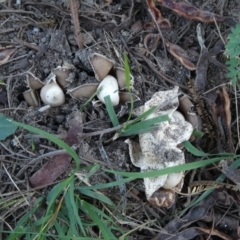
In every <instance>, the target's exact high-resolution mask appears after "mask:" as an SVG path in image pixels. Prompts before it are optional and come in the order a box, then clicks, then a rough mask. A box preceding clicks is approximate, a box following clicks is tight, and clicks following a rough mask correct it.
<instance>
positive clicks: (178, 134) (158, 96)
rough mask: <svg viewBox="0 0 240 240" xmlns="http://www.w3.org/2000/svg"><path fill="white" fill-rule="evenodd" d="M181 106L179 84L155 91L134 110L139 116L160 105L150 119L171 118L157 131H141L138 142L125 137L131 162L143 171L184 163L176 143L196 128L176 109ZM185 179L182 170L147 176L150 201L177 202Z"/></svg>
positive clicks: (161, 202) (166, 204)
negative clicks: (176, 198)
mask: <svg viewBox="0 0 240 240" xmlns="http://www.w3.org/2000/svg"><path fill="white" fill-rule="evenodd" d="M178 105H179V102H178V87H175V88H173V89H172V90H168V91H159V92H157V93H155V94H154V95H153V96H152V98H151V99H150V100H149V101H148V102H146V103H145V104H144V105H143V106H141V107H139V108H138V109H136V110H135V111H134V114H135V115H137V116H139V115H140V114H142V113H143V112H146V111H147V110H149V109H150V108H151V107H153V106H157V110H155V112H154V113H152V114H151V115H150V116H149V117H148V118H153V117H157V116H161V115H166V114H167V115H168V116H169V120H168V121H165V122H161V123H160V124H159V127H158V128H157V130H156V129H154V130H153V131H151V132H147V133H143V134H140V135H139V143H137V142H134V141H132V140H130V139H127V140H126V143H127V144H128V145H129V153H130V158H131V161H132V163H133V164H134V165H135V166H137V167H139V168H141V171H142V172H147V171H151V170H159V169H164V168H166V167H172V166H177V165H180V164H184V163H185V158H184V153H183V152H182V150H181V149H179V148H178V147H177V146H178V144H180V143H182V142H183V141H187V140H188V139H189V138H190V136H191V134H192V131H193V127H192V125H191V124H190V123H189V122H186V121H185V118H184V117H183V115H182V114H181V113H180V112H178V111H177V108H178ZM183 178H184V173H183V172H179V173H172V174H168V175H163V176H159V177H154V178H144V185H145V193H146V197H147V199H148V201H149V202H150V203H151V204H153V205H156V206H162V207H171V205H172V204H173V203H174V201H175V195H174V190H176V191H181V189H182V185H183ZM161 188H163V189H161ZM166 190H167V192H166ZM161 191H163V192H161ZM160 198H161V199H160Z"/></svg>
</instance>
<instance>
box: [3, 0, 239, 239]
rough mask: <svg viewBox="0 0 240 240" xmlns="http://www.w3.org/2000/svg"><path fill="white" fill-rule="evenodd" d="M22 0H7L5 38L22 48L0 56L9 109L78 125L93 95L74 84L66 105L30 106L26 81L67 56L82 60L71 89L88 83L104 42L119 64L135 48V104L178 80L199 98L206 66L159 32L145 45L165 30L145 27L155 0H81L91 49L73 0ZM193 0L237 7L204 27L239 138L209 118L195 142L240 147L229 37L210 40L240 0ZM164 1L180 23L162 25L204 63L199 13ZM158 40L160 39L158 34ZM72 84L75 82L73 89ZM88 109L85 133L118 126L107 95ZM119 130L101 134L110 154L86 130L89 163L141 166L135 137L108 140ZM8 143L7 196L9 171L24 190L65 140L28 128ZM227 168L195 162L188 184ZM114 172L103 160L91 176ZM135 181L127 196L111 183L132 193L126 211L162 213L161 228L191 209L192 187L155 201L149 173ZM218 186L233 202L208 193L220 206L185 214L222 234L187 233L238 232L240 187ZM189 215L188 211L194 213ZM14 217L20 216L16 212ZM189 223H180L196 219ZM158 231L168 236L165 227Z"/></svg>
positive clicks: (213, 84)
mask: <svg viewBox="0 0 240 240" xmlns="http://www.w3.org/2000/svg"><path fill="white" fill-rule="evenodd" d="M17 2H18V1H15V0H6V1H0V33H1V34H0V44H1V46H2V47H3V48H4V47H7V48H12V47H13V48H14V53H12V54H11V56H10V58H9V59H8V60H7V61H6V62H5V63H4V64H2V65H1V66H0V69H1V71H0V79H1V80H2V83H4V84H1V85H0V112H1V113H2V114H4V115H6V116H9V117H11V118H13V119H14V120H16V121H19V122H23V123H25V124H29V125H31V126H34V127H37V128H39V129H42V130H45V131H47V132H48V133H51V134H53V135H55V136H58V137H59V138H61V139H64V136H66V132H67V131H68V129H69V127H70V126H69V118H71V117H72V116H73V112H75V111H76V110H78V109H80V106H81V105H82V104H83V103H84V102H86V99H82V100H76V99H73V98H72V97H71V96H70V95H69V94H66V101H65V103H64V104H63V105H62V106H60V107H52V108H50V109H47V110H45V111H43V112H39V108H40V107H42V106H44V103H43V102H40V105H39V106H38V107H33V106H29V104H27V102H26V101H25V99H24V97H23V93H24V92H25V91H27V90H28V87H27V84H26V78H27V73H28V72H31V73H32V74H34V75H35V76H37V77H38V78H39V79H41V80H44V79H46V77H47V76H48V75H49V74H50V73H51V71H52V69H54V68H56V67H57V66H62V65H63V63H65V62H66V63H69V64H72V65H73V66H74V67H75V69H74V70H73V74H74V75H73V76H74V80H73V82H72V83H71V86H70V87H68V88H69V89H70V88H74V87H76V86H80V85H82V84H86V83H97V80H96V78H95V76H94V72H93V70H92V67H91V65H90V64H89V62H88V56H89V55H90V54H92V53H95V52H96V53H99V54H103V55H104V56H106V57H108V58H109V59H112V60H114V61H115V63H116V66H119V67H123V52H127V53H128V58H129V62H130V68H131V74H132V75H133V76H134V85H133V93H134V94H136V95H137V96H138V97H139V98H140V101H137V102H136V103H135V104H134V106H135V107H136V106H140V105H143V104H144V103H145V102H146V101H148V100H149V99H150V98H151V97H152V96H153V94H154V93H156V92H158V91H160V90H167V89H172V88H173V86H174V85H179V89H180V92H182V93H184V94H187V95H189V96H190V98H193V97H192V94H193V95H194V93H192V92H191V89H192V86H191V84H192V83H191V81H192V80H194V79H195V78H196V75H197V72H196V71H195V70H189V69H187V68H186V66H184V65H183V64H182V62H180V61H179V60H178V59H176V57H175V56H173V55H172V54H170V52H169V51H166V47H164V44H163V41H161V40H158V41H157V43H156V44H157V45H156V49H155V50H154V49H153V47H152V45H151V44H152V42H150V43H147V46H149V49H147V48H146V43H145V42H144V41H146V35H148V34H149V33H150V34H153V33H155V34H159V30H158V29H157V28H154V29H150V28H147V27H146V26H147V23H150V22H152V21H153V20H152V17H151V15H150V14H149V6H148V5H147V3H146V2H145V1H144V0H142V1H140V0H135V1H134V0H133V1H130V0H129V1H126V0H113V1H107V0H105V1H104V0H81V1H80V8H79V10H78V13H79V21H80V27H81V36H82V38H83V44H84V47H83V48H82V49H80V48H79V44H78V42H77V38H76V36H75V28H74V24H73V21H72V19H73V18H72V12H71V9H70V7H69V2H70V1H66V0H58V1H53V0H48V1H45V0H42V1H35V0H22V1H19V2H20V4H17ZM176 2H180V1H176ZM185 2H188V3H190V4H193V5H194V6H195V7H197V8H199V9H202V10H205V11H209V12H212V13H215V14H219V15H220V16H229V17H230V19H228V20H226V21H223V22H222V21H216V22H214V21H213V22H203V23H202V24H201V28H202V29H203V38H204V39H205V45H206V47H207V49H208V55H207V56H206V58H208V59H209V63H208V66H207V76H206V80H207V81H206V86H205V87H204V92H207V91H209V90H212V89H215V90H214V91H212V92H214V93H215V95H216V91H218V90H219V89H220V86H225V89H226V91H227V92H228V94H229V98H230V102H231V106H230V109H231V115H232V120H231V127H232V133H231V134H232V135H231V137H232V139H231V142H232V146H229V145H228V143H229V141H230V140H229V139H228V140H224V139H223V138H221V139H220V140H219V139H217V138H218V135H216V132H218V131H215V132H214V129H212V128H210V132H211V131H213V133H212V134H211V133H209V134H205V135H204V136H203V137H202V138H201V139H200V140H195V142H193V144H194V145H195V146H197V147H198V148H199V149H202V150H204V151H206V152H210V153H219V152H221V151H229V150H231V151H235V150H233V148H234V149H236V150H237V148H236V144H237V131H236V128H237V127H236V126H237V125H236V124H237V123H236V122H237V114H236V102H235V95H234V90H233V88H232V87H230V86H229V85H228V84H227V83H228V82H229V79H228V78H227V77H226V73H227V69H226V66H225V61H226V56H225V55H224V45H223V46H222V47H220V49H219V51H218V52H217V53H216V52H214V51H212V52H213V54H212V52H211V50H213V48H214V46H215V44H216V43H217V42H218V41H219V40H220V41H221V39H225V40H226V36H227V33H229V29H230V28H231V27H233V26H234V25H235V24H236V23H237V22H239V12H240V3H239V1H238V0H219V1H214V0H208V1H201V0H197V1H192V0H190V1H185ZM156 7H157V9H159V10H160V11H161V13H162V15H163V18H165V19H168V20H169V22H170V23H171V28H168V29H161V34H162V35H163V38H164V39H167V40H168V41H169V42H171V43H172V44H175V45H178V46H180V47H181V48H182V49H184V50H187V51H189V52H191V53H194V54H196V55H194V54H193V55H192V56H191V62H192V63H193V64H194V65H196V64H197V61H198V59H199V56H200V54H201V48H200V46H199V43H198V39H197V33H196V27H197V24H198V23H199V22H200V21H198V20H194V19H192V20H191V19H187V18H185V17H183V16H179V15H178V14H177V13H176V12H174V11H173V10H171V9H169V8H166V7H164V6H162V5H161V4H159V3H158V4H157V3H156ZM151 41H153V43H154V40H151ZM167 50H168V49H167ZM1 55H2V54H0V58H1ZM206 61H207V60H206ZM205 70H206V66H205ZM64 91H65V92H66V90H64ZM201 99H203V101H204V108H205V114H203V115H208V116H210V117H208V118H209V119H212V113H211V111H212V108H211V107H210V104H208V103H209V101H212V99H211V96H207V95H203V98H201ZM209 99H210V100H209ZM195 100H196V99H195ZM196 101H197V100H196ZM192 102H193V108H194V109H197V108H198V106H199V103H198V102H194V100H193V101H192ZM238 108H239V107H238V106H237V109H238ZM115 110H116V112H117V113H119V116H120V117H119V120H120V122H121V123H123V122H124V121H126V119H127V116H128V115H127V114H128V113H129V106H128V108H126V107H125V108H124V109H122V108H121V107H120V106H118V107H116V108H115ZM121 110H122V111H121ZM239 110H240V109H239ZM194 111H195V110H194ZM196 111H197V110H196ZM82 117H83V132H84V133H90V132H94V131H99V130H104V129H107V128H110V127H111V126H112V125H111V121H110V119H109V117H108V115H107V112H106V109H105V106H104V105H102V106H100V107H93V105H92V104H91V103H90V104H88V105H87V106H86V107H85V108H84V109H83V111H82ZM203 122H204V120H203ZM206 125H207V124H206ZM213 125H214V124H213ZM204 128H205V127H204V126H203V128H202V130H205V129H204ZM206 128H208V126H207V127H206ZM208 130H209V129H208ZM226 135H227V134H226ZM112 136H113V133H107V134H104V136H103V138H102V142H103V147H104V150H105V151H106V155H107V156H108V159H109V161H110V162H106V161H104V159H103V158H102V156H101V154H100V151H99V149H100V147H99V135H97V136H93V137H86V138H83V139H82V140H81V141H80V142H79V143H78V146H77V148H76V149H77V153H78V154H79V156H80V158H81V160H82V166H83V167H85V166H88V165H90V164H93V163H100V165H101V166H103V167H106V168H111V169H114V170H117V171H127V172H130V171H133V172H138V171H139V169H138V168H137V167H134V166H133V164H132V163H131V161H130V157H129V151H128V145H127V144H126V143H125V142H124V140H125V139H126V138H118V139H117V140H115V141H108V140H109V139H111V137H112ZM228 137H229V135H227V136H226V138H228ZM135 139H136V137H135ZM0 144H1V145H0V150H1V161H0V166H1V170H0V181H1V186H0V196H1V195H3V194H6V193H10V192H13V191H16V189H15V186H14V185H13V184H11V181H10V179H9V175H8V174H7V172H8V173H9V174H10V176H11V177H12V178H13V179H14V181H15V182H16V183H17V186H18V188H19V189H20V190H22V191H24V190H27V189H28V188H29V183H28V181H29V178H30V177H31V176H32V175H33V174H34V173H35V172H37V171H38V170H39V169H40V168H41V167H42V166H43V165H44V164H45V163H46V162H47V161H48V160H49V158H44V159H42V158H41V157H40V156H42V155H44V154H47V153H51V152H54V151H57V150H59V149H58V148H57V147H56V145H55V144H53V143H51V142H49V141H48V140H46V139H44V138H41V137H40V136H39V135H36V134H30V133H29V132H27V131H26V130H23V129H18V130H17V131H16V133H15V137H13V136H11V137H9V138H7V140H5V141H2V142H1V143H0ZM49 156H51V155H49ZM39 157H40V158H39ZM185 157H186V162H193V161H195V160H196V158H195V157H193V156H192V155H191V154H189V153H187V152H185ZM34 159H35V161H34V164H29V161H33V160H34ZM3 166H4V167H3ZM73 166H74V163H71V165H70V166H69V167H68V168H67V170H66V171H65V172H64V174H62V175H61V176H60V177H59V178H57V180H61V179H63V178H64V177H65V176H67V175H68V174H69V172H70V171H71V168H72V167H73ZM6 169H7V172H6ZM220 174H221V172H220V171H219V170H218V169H211V168H208V169H205V170H204V169H202V170H201V169H200V170H199V171H197V172H196V173H195V176H194V175H193V174H192V172H189V173H187V174H186V177H185V182H184V187H183V192H185V193H186V192H187V186H188V183H189V182H190V181H193V179H191V177H192V178H194V179H195V180H209V181H210V180H214V179H216V178H217V177H218V176H219V175H220ZM111 181H115V179H114V176H113V175H110V174H106V173H104V172H102V171H100V170H99V171H98V172H97V173H96V174H95V175H94V177H92V178H91V184H92V185H95V184H99V183H106V182H111ZM126 189H127V193H125V196H124V197H123V195H122V192H120V191H119V188H118V187H115V188H112V189H107V190H103V191H102V192H103V193H104V194H106V195H107V196H108V197H110V198H111V199H112V201H114V202H115V203H119V202H120V200H122V199H126V205H125V206H124V209H123V211H124V213H125V215H127V216H130V217H131V218H132V219H137V220H138V221H139V222H145V221H147V220H153V219H158V220H159V223H160V225H158V226H157V228H158V230H159V229H160V228H159V226H161V228H164V227H165V226H167V224H168V223H169V222H171V221H173V220H174V219H175V213H176V212H178V211H180V210H181V209H183V208H184V204H185V203H186V201H187V197H186V196H181V195H178V196H177V197H176V201H175V203H174V204H173V206H172V207H171V208H161V207H154V206H152V205H151V204H150V203H148V201H147V200H146V196H145V192H144V186H143V182H142V180H137V181H133V182H131V183H128V184H127V185H126ZM48 190H49V188H44V189H40V190H37V194H43V195H44V194H46V192H48ZM217 191H218V192H215V194H216V196H217V197H216V196H215V195H214V196H215V198H220V197H219V196H220V195H221V194H222V195H221V196H223V195H224V194H225V195H224V196H225V198H227V199H228V200H229V201H230V203H229V205H227V204H225V205H224V206H222V205H221V204H218V203H216V202H214V203H213V202H211V203H208V204H209V209H211V210H209V209H208V210H209V211H207V212H204V214H203V216H202V218H201V217H200V218H199V219H191V218H186V219H187V220H186V221H187V222H192V224H191V227H199V228H205V229H211V228H212V229H214V230H218V231H219V232H220V233H221V234H219V235H215V236H214V235H213V236H210V237H209V238H208V234H205V235H200V233H196V235H194V234H193V235H192V236H193V238H190V237H189V235H188V237H186V238H184V239H237V238H239V237H240V235H239V233H238V228H239V222H238V221H239V210H238V209H239V197H240V196H239V193H238V192H234V193H231V192H230V191H229V190H228V191H227V190H224V189H223V190H222V191H220V190H219V189H218V190H217ZM225 198H224V199H225ZM225 200H226V199H225ZM209 201H210V200H209ZM204 204H206V203H203V205H204ZM120 205H121V204H120ZM24 209H25V207H24ZM0 211H1V210H0ZM19 211H21V210H20V209H18V211H16V212H15V213H13V214H10V215H8V217H7V218H6V219H5V221H6V222H8V223H9V224H11V225H12V227H14V224H15V221H17V216H18V212H19ZM193 212H194V213H195V214H199V213H198V211H197V210H196V209H195V211H192V214H193ZM186 216H188V217H189V213H188V215H185V217H186ZM15 217H16V219H14V218H15ZM175 221H177V219H175ZM0 222H1V221H0ZM178 223H179V222H178ZM172 224H173V223H172ZM0 226H1V227H0V229H6V226H5V223H3V222H1V225H0ZM170 226H171V225H170ZM155 227H156V226H154V225H153V226H149V229H150V230H149V229H148V228H143V229H144V230H141V231H140V230H139V231H136V232H134V233H132V235H131V236H130V237H131V239H152V238H153V237H156V236H157V233H158V232H154V231H153V230H152V229H154V228H155ZM183 227H184V226H182V229H181V230H183V229H187V228H183ZM124 228H127V229H131V228H134V225H133V226H130V225H129V226H124ZM168 228H169V227H168ZM179 231H180V230H179ZM195 231H196V229H195ZM198 231H200V230H198ZM194 236H195V237H194ZM200 236H202V237H200ZM3 239H4V238H3ZM155 239H167V238H166V237H165V238H164V236H161V237H160V236H159V238H157V237H156V238H155ZM169 239H170V238H169ZM171 239H180V238H177V237H176V238H171ZM182 239H183V238H182Z"/></svg>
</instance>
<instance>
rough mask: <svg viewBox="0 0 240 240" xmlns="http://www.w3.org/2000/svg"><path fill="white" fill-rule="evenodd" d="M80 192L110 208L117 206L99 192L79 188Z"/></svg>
mask: <svg viewBox="0 0 240 240" xmlns="http://www.w3.org/2000/svg"><path fill="white" fill-rule="evenodd" d="M79 192H81V193H82V194H84V195H86V196H88V197H91V198H93V199H98V200H99V201H101V202H104V203H106V204H108V205H110V206H115V204H114V203H113V202H112V201H111V200H110V199H109V198H108V197H106V196H104V195H103V194H100V193H97V192H93V191H92V190H88V189H81V188H79Z"/></svg>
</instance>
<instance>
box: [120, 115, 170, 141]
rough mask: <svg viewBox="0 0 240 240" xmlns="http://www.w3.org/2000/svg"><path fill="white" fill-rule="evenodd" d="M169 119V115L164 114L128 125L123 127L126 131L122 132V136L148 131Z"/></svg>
mask: <svg viewBox="0 0 240 240" xmlns="http://www.w3.org/2000/svg"><path fill="white" fill-rule="evenodd" d="M167 120H169V118H168V115H162V116H159V117H154V118H151V119H147V120H144V121H141V122H138V123H135V124H133V125H130V126H127V127H126V128H124V129H123V131H124V132H122V133H120V136H124V137H125V136H130V135H133V134H141V133H144V132H147V131H151V130H153V129H154V128H156V127H158V126H156V125H157V124H159V123H161V122H164V121H167Z"/></svg>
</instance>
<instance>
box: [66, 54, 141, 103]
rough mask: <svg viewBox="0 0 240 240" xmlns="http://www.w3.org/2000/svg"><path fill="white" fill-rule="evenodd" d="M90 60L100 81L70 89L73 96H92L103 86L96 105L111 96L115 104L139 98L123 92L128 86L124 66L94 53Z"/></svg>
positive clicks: (69, 91)
mask: <svg viewBox="0 0 240 240" xmlns="http://www.w3.org/2000/svg"><path fill="white" fill-rule="evenodd" d="M88 60H89V62H90V64H91V66H92V69H93V71H94V74H95V78H96V79H97V80H98V81H99V82H100V83H91V84H83V85H81V86H78V87H76V88H74V89H70V90H68V92H67V93H69V94H70V96H71V97H73V98H76V99H81V98H82V97H84V98H90V97H92V96H93V94H94V93H96V91H97V90H98V89H99V88H100V87H101V89H100V92H99V93H98V94H97V97H98V98H99V100H98V101H95V102H94V103H93V104H94V106H99V105H100V104H102V103H105V102H104V97H106V96H108V95H109V96H110V98H111V101H112V104H113V106H117V105H118V104H119V103H120V104H123V105H124V104H126V103H128V102H130V101H131V98H132V99H133V101H137V100H139V98H138V97H137V96H136V95H135V94H133V93H129V92H122V91H119V90H124V89H125V88H126V78H125V70H124V69H123V68H119V67H115V63H114V61H112V60H110V59H108V58H107V57H105V56H103V55H101V54H98V53H93V54H91V55H90V56H89V59H88ZM130 82H131V85H132V84H133V76H132V75H130Z"/></svg>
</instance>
